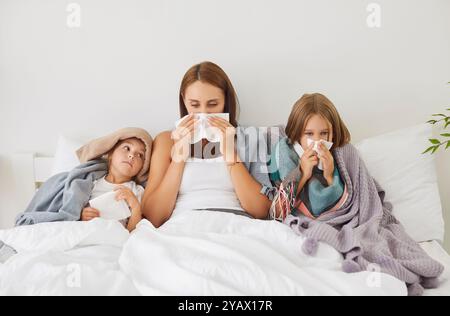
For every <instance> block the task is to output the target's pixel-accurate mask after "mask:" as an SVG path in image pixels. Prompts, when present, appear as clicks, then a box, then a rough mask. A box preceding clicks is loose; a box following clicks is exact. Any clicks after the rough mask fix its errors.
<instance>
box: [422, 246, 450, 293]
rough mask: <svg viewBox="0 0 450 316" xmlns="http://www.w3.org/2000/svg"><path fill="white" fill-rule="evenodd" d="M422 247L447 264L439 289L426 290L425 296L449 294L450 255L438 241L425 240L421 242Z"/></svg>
mask: <svg viewBox="0 0 450 316" xmlns="http://www.w3.org/2000/svg"><path fill="white" fill-rule="evenodd" d="M420 245H421V246H422V248H423V249H424V250H425V251H426V252H427V253H428V255H430V256H431V257H432V258H433V259H435V260H437V261H439V262H440V263H442V264H443V265H444V266H445V271H444V273H443V275H442V277H441V279H440V284H439V287H438V288H437V289H431V290H426V291H425V296H449V295H450V255H449V254H448V253H447V252H446V251H445V250H444V248H442V246H441V245H440V244H439V242H437V241H430V242H424V243H421V244H420Z"/></svg>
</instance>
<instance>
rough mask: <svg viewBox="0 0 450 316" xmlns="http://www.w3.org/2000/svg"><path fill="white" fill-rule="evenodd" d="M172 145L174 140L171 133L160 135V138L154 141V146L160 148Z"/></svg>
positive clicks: (157, 137)
mask: <svg viewBox="0 0 450 316" xmlns="http://www.w3.org/2000/svg"><path fill="white" fill-rule="evenodd" d="M172 145H173V139H172V132H171V131H165V132H162V133H160V134H159V135H158V136H156V138H155V141H154V146H155V147H159V148H167V147H172Z"/></svg>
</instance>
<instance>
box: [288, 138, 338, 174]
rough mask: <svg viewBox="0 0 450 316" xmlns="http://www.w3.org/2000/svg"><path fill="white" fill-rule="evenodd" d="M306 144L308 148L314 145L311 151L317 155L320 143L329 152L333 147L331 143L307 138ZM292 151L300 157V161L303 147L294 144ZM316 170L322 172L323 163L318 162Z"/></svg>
mask: <svg viewBox="0 0 450 316" xmlns="http://www.w3.org/2000/svg"><path fill="white" fill-rule="evenodd" d="M307 142H308V148H309V147H310V146H311V145H312V144H314V147H313V150H314V151H315V152H316V153H317V154H318V153H319V145H320V143H322V144H324V145H325V147H326V148H327V149H328V150H330V149H331V147H333V145H334V144H333V143H331V142H327V141H326V140H319V141H314V140H312V139H310V138H308V140H307ZM294 150H295V152H296V153H297V154H298V156H299V157H300V159H301V158H302V157H303V154H304V153H305V150H304V149H303V147H302V146H301V145H300V144H299V143H295V144H294ZM317 168H319V169H320V170H323V163H322V161H319V165H318V166H317Z"/></svg>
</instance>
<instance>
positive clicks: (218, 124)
mask: <svg viewBox="0 0 450 316" xmlns="http://www.w3.org/2000/svg"><path fill="white" fill-rule="evenodd" d="M208 122H209V124H210V125H211V127H212V128H217V129H218V130H219V131H220V136H221V137H220V152H221V153H222V155H223V157H224V160H225V162H226V163H227V165H228V166H229V167H230V166H233V165H235V164H236V163H237V162H239V157H238V154H237V152H236V128H235V127H234V126H233V125H231V124H230V122H228V121H227V120H225V119H224V118H221V117H215V116H210V117H208Z"/></svg>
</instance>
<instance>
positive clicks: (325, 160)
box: [318, 143, 334, 185]
mask: <svg viewBox="0 0 450 316" xmlns="http://www.w3.org/2000/svg"><path fill="white" fill-rule="evenodd" d="M318 149H319V151H318V154H319V159H320V160H321V161H322V164H323V176H324V178H325V179H326V180H327V182H328V185H332V184H333V174H334V158H333V155H332V154H331V152H330V150H329V149H328V148H327V147H326V146H325V145H324V144H323V143H320V144H319V146H318Z"/></svg>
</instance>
